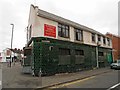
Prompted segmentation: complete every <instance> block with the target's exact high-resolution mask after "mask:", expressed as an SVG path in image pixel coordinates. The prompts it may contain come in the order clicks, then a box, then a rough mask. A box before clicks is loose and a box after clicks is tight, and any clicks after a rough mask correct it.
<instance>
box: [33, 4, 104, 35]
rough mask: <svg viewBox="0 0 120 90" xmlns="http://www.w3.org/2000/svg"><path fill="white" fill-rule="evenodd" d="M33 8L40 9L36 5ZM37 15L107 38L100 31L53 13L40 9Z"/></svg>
mask: <svg viewBox="0 0 120 90" xmlns="http://www.w3.org/2000/svg"><path fill="white" fill-rule="evenodd" d="M31 6H33V8H38V7H37V6H34V5H31ZM37 15H38V16H40V17H44V18H47V19H50V20H53V21H56V22H59V23H64V24H67V25H70V26H73V27H76V28H79V29H82V30H85V31H89V32H91V33H96V34H99V35H102V36H105V35H104V34H102V33H100V32H98V31H96V30H94V29H91V28H89V27H86V26H84V25H81V24H78V23H76V22H73V21H71V20H68V19H65V18H62V17H60V16H57V15H55V14H52V13H49V12H46V11H43V10H41V9H38V12H37Z"/></svg>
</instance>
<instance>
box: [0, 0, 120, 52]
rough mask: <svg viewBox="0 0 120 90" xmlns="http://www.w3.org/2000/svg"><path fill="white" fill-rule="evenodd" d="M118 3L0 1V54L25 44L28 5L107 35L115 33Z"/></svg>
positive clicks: (106, 0) (101, 0)
mask: <svg viewBox="0 0 120 90" xmlns="http://www.w3.org/2000/svg"><path fill="white" fill-rule="evenodd" d="M118 1H119V0H0V51H2V50H4V49H5V48H10V45H11V33H12V25H10V24H14V33H13V48H20V49H23V47H24V46H25V44H26V27H27V25H28V18H29V11H30V5H31V4H33V5H36V6H38V7H39V9H42V10H45V11H48V12H50V13H53V14H55V15H58V16H61V17H63V18H66V19H69V20H71V21H74V22H77V23H79V24H81V25H84V26H87V27H89V28H92V29H94V30H96V31H99V32H101V33H102V34H106V33H107V32H110V33H113V34H116V35H117V34H118Z"/></svg>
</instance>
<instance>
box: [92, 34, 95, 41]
mask: <svg viewBox="0 0 120 90" xmlns="http://www.w3.org/2000/svg"><path fill="white" fill-rule="evenodd" d="M92 42H95V33H92Z"/></svg>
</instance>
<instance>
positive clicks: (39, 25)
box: [27, 5, 112, 48]
mask: <svg viewBox="0 0 120 90" xmlns="http://www.w3.org/2000/svg"><path fill="white" fill-rule="evenodd" d="M39 11H40V9H38V7H35V6H33V5H31V8H30V15H29V21H28V37H29V34H30V33H29V31H30V26H32V29H31V37H48V38H54V39H59V40H65V41H71V42H76V43H83V44H88V45H93V46H97V42H98V35H100V36H101V42H99V44H100V46H101V47H106V48H112V43H111V39H110V38H109V40H110V45H108V41H107V38H108V37H106V36H105V35H103V34H101V33H99V32H97V31H95V30H93V31H92V29H90V28H87V27H85V26H81V28H83V29H82V30H83V41H82V42H81V41H76V40H75V32H74V31H75V30H74V28H76V27H74V25H75V24H76V23H74V22H71V21H69V20H68V21H67V20H66V19H63V18H61V17H59V16H56V15H52V14H50V13H47V12H45V11H40V12H42V13H40V12H39ZM45 14H46V16H44V15H45ZM47 14H48V16H49V17H47ZM42 15H43V16H42ZM50 15H51V16H50ZM52 16H55V17H52ZM50 17H52V18H56V20H53V19H51V18H50ZM57 20H60V21H57ZM62 21H63V24H66V25H69V24H68V23H65V22H69V23H73V24H74V25H69V35H70V36H69V38H63V37H60V36H58V23H59V22H60V23H62ZM44 24H48V25H51V26H54V27H56V37H50V36H44ZM76 26H80V25H79V24H77V25H76ZM84 28H85V29H84ZM78 29H79V28H78ZM86 29H87V30H86ZM92 33H94V34H95V40H96V41H95V42H92ZM103 37H105V39H106V44H105V45H104V44H103ZM29 40H30V38H28V40H27V41H29Z"/></svg>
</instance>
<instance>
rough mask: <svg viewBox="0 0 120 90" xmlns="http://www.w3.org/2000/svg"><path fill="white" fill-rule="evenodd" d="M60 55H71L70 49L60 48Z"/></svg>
mask: <svg viewBox="0 0 120 90" xmlns="http://www.w3.org/2000/svg"><path fill="white" fill-rule="evenodd" d="M59 54H60V55H70V49H66V48H59Z"/></svg>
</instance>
